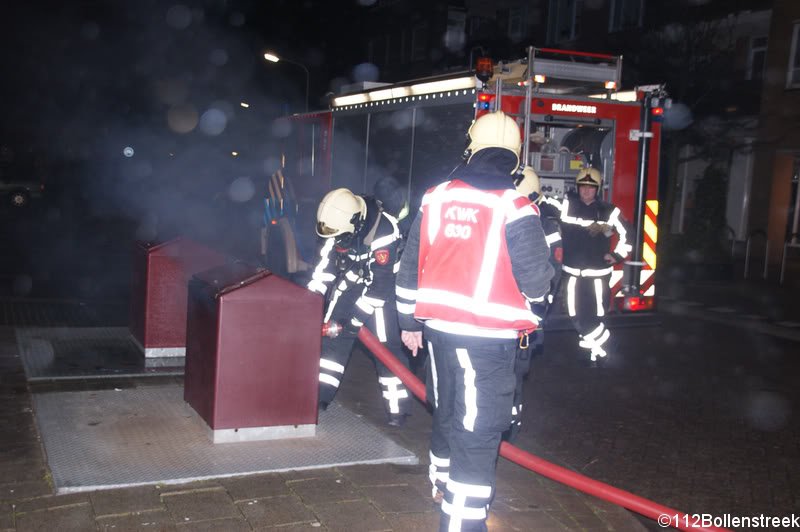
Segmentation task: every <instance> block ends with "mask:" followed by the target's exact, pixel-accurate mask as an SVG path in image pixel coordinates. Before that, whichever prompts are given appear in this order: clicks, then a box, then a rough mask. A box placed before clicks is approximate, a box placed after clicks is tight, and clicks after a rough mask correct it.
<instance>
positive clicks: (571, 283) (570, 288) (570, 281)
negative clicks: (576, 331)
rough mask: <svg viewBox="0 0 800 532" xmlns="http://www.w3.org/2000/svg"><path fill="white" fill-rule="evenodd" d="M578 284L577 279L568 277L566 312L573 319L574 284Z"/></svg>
mask: <svg viewBox="0 0 800 532" xmlns="http://www.w3.org/2000/svg"><path fill="white" fill-rule="evenodd" d="M576 282H578V278H577V277H573V276H571V275H570V276H569V279H567V312H568V313H569V315H570V317H573V318H574V317H575V314H576V313H575V283H576Z"/></svg>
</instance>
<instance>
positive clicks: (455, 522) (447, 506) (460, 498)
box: [442, 478, 492, 530]
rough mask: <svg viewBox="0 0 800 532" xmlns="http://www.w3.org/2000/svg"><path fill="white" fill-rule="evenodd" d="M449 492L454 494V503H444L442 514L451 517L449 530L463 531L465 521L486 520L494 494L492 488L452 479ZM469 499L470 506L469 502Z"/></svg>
mask: <svg viewBox="0 0 800 532" xmlns="http://www.w3.org/2000/svg"><path fill="white" fill-rule="evenodd" d="M447 491H449V492H450V493H452V498H453V500H452V502H450V501H448V500H446V499H445V500H444V501H442V512H444V513H446V514H447V515H448V516H450V527H449V530H461V527H462V524H463V521H465V520H467V521H478V520H480V521H482V520H484V519H486V506H487V504H488V503H489V497H490V496H491V494H492V488H491V486H485V485H481V484H466V483H463V482H458V481H455V480H453V479H452V478H451V479H450V480H448V481H447ZM468 499H469V504H467V500H468Z"/></svg>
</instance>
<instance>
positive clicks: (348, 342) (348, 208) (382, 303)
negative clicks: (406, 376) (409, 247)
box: [308, 188, 410, 426]
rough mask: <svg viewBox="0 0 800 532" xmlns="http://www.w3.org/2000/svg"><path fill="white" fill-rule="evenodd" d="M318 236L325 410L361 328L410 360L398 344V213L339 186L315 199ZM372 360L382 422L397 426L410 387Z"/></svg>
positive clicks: (316, 284) (315, 284)
mask: <svg viewBox="0 0 800 532" xmlns="http://www.w3.org/2000/svg"><path fill="white" fill-rule="evenodd" d="M317 234H318V235H319V236H321V237H322V238H324V239H325V242H324V244H323V246H322V249H321V251H320V258H319V262H318V263H317V266H316V268H315V269H314V272H313V274H312V277H311V281H310V282H309V284H308V288H309V289H310V290H313V291H315V292H319V293H320V294H323V295H324V296H326V299H325V317H324V320H323V322H324V325H323V332H324V333H325V336H323V339H322V355H321V358H320V375H319V383H320V389H319V404H320V408H321V409H323V410H324V409H325V408H327V406H328V404H329V403H330V402H331V401H333V398H334V396H335V395H336V392H337V390H338V389H339V384H340V382H341V379H342V377H343V375H344V370H345V367H346V366H347V362H348V360H349V359H350V354H351V352H352V349H353V344H354V343H355V340H356V336H357V334H358V331H359V329H360V328H361V327H362V326H364V325H366V326H367V328H368V329H369V330H370V331H372V333H373V334H374V335H375V336H376V337H377V338H378V339H379V340H380V341H381V342H382V343H384V344H385V345H386V347H387V348H389V349H390V350H391V351H392V352H393V353H394V354H395V355H396V356H397V357H398V359H400V360H401V361H404V362H405V363H406V364H407V363H408V357H406V356H405V354H404V353H403V349H402V344H401V342H400V329H399V325H398V321H397V308H396V304H395V299H394V277H395V267H396V266H397V260H398V252H399V245H400V240H401V236H400V231H399V230H398V227H397V220H396V218H395V217H394V216H392V215H391V214H390V213H388V212H386V211H384V210H383V209H382V208H381V207H380V204H379V203H378V202H377V201H376V200H375V199H373V198H371V197H363V196H359V195H356V194H353V192H351V191H350V190H348V189H346V188H337V189H335V190H332V191H330V192H328V193H327V194H326V195H325V197H324V198H322V201H321V202H320V204H319V207H318V209H317ZM341 329H343V330H341ZM374 362H375V369H376V371H377V373H378V381H379V383H380V385H381V389H382V392H383V398H384V400H385V406H386V414H387V420H388V422H389V424H390V425H393V426H401V425H402V424H403V423H404V422H405V417H406V416H407V415H408V413H409V407H410V405H409V401H410V396H409V394H408V391H407V390H406V388H405V386H404V385H403V383H402V382H401V381H400V379H399V378H398V377H396V376H394V375H393V374H392V373H391V372H390V371H389V370H388V368H386V366H384V365H383V363H381V362H380V361H379V360H377V359H375V360H374Z"/></svg>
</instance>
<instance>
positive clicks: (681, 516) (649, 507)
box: [358, 327, 727, 531]
mask: <svg viewBox="0 0 800 532" xmlns="http://www.w3.org/2000/svg"><path fill="white" fill-rule="evenodd" d="M358 339H359V340H361V342H362V343H363V344H364V346H366V348H367V349H369V350H370V351H371V352H372V354H374V355H375V356H376V357H378V359H379V360H380V361H381V362H383V363H384V364H385V365H386V367H387V368H389V370H390V371H391V372H392V373H394V374H395V375H396V376H397V377H398V378H399V379H400V380H401V381H403V384H405V385H406V387H407V388H408V389H409V390H411V393H413V394H414V395H415V396H417V398H418V399H419V400H420V401H423V402H424V401H425V385H424V384H423V383H422V382H421V381H420V380H419V379H418V378H417V376H416V375H414V374H413V373H412V372H411V370H409V369H408V368H407V367H405V366H404V365H403V364H402V363H401V362H400V361H399V360H397V358H396V357H395V356H394V355H393V354H392V352H391V351H389V350H388V349H387V348H386V347H385V346H384V345H383V344H382V343H381V342H380V340H378V339H377V338H376V337H375V335H373V334H372V333H371V332H370V331H369V330H368V329H367V328H366V327H361V330H360V331H359V333H358ZM500 456H502V457H503V458H505V459H507V460H510V461H512V462H514V463H515V464H518V465H521V466H522V467H524V468H526V469H530V470H531V471H533V472H535V473H539V474H540V475H542V476H545V477H547V478H549V479H552V480H555V481H556V482H560V483H561V484H565V485H567V486H570V487H572V488H575V489H577V490H580V491H582V492H584V493H588V494H589V495H593V496H595V497H597V498H599V499H603V500H605V501H608V502H610V503H612V504H616V505H618V506H622V507H623V508H626V509H628V510H631V511H633V512H636V513H638V514H640V515H643V516H645V517H648V518H650V519H653V520H654V521H657V522H658V524H659V525H661V526H665V525H666V526H672V527H674V528H677V529H679V530H692V531H694V530H708V531H724V530H727V529H725V528H716V527H702V526H692V523H693V519H692V518H691V517H690V516H689V515H687V514H685V513H683V512H679V511H678V510H674V509H672V508H669V507H667V506H662V505H660V504H658V503H656V502H653V501H650V500H648V499H645V498H643V497H639V496H638V495H634V494H633V493H630V492H628V491H625V490H621V489H619V488H615V487H614V486H610V485H608V484H605V483H603V482H600V481H598V480H594V479H592V478H589V477H587V476H585V475H581V474H580V473H576V472H575V471H570V470H569V469H566V468H564V467H561V466H558V465H556V464H553V463H551V462H548V461H547V460H544V459H543V458H539V457H538V456H536V455H533V454H531V453H529V452H527V451H523V450H522V449H520V448H519V447H516V446H514V445H511V444H510V443H508V442H502V443H501V444H500ZM665 516H666V517H668V518H669V522H666V521H665V520H664V518H665Z"/></svg>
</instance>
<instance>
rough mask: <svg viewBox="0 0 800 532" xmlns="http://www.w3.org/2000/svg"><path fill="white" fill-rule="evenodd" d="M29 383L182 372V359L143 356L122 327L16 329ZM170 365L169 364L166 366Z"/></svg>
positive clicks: (180, 373)
mask: <svg viewBox="0 0 800 532" xmlns="http://www.w3.org/2000/svg"><path fill="white" fill-rule="evenodd" d="M16 331H17V345H18V346H19V353H20V357H21V358H22V363H23V366H24V367H25V375H26V376H27V378H28V381H30V382H36V381H41V380H59V379H77V378H81V379H83V378H87V377H92V378H106V377H128V376H143V375H154V374H157V375H183V362H184V361H183V358H182V357H181V358H180V359H177V360H173V359H169V360H167V359H160V360H159V361H158V366H152V365H153V362H152V360H147V359H145V357H144V355H142V352H141V351H140V350H139V348H138V347H137V346H136V343H135V342H134V340H133V338H132V337H131V335H130V332H129V331H128V329H127V328H125V327H83V328H74V327H46V328H29V329H20V328H18V329H17V330H16ZM170 364H171V365H170Z"/></svg>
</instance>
